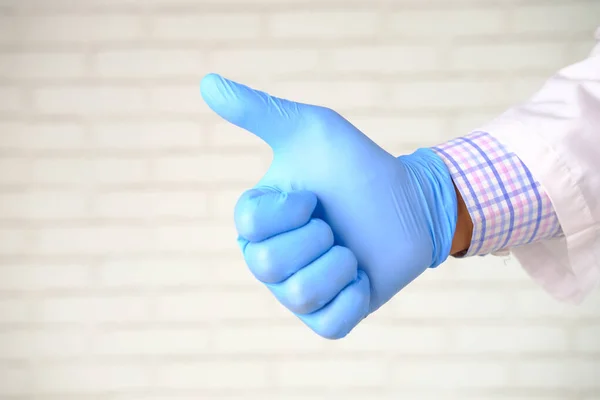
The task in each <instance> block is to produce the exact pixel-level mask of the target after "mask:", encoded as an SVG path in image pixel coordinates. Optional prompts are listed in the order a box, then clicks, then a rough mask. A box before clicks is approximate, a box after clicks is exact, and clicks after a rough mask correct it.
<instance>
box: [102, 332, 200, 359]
mask: <svg viewBox="0 0 600 400" xmlns="http://www.w3.org/2000/svg"><path fill="white" fill-rule="evenodd" d="M208 340H209V336H208V332H207V331H203V330H199V329H194V330H175V329H168V328H166V329H136V330H134V329H129V330H114V331H113V330H111V331H103V332H99V333H97V334H95V335H94V338H93V340H92V353H93V354H97V355H102V356H106V355H111V356H114V355H144V356H146V355H177V354H185V355H192V354H203V353H205V352H206V351H207V349H208Z"/></svg>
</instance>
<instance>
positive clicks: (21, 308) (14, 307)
mask: <svg viewBox="0 0 600 400" xmlns="http://www.w3.org/2000/svg"><path fill="white" fill-rule="evenodd" d="M31 318H32V315H31V307H30V302H29V301H28V300H27V299H20V298H15V299H0V323H2V324H13V323H23V322H29V321H31ZM0 376H1V375H0ZM0 386H1V385H0Z"/></svg>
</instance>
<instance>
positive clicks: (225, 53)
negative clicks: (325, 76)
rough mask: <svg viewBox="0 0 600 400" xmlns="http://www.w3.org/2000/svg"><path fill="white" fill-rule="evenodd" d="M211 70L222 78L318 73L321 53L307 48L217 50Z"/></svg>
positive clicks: (212, 55)
mask: <svg viewBox="0 0 600 400" xmlns="http://www.w3.org/2000/svg"><path fill="white" fill-rule="evenodd" d="M210 58H211V67H212V70H213V71H218V72H219V73H220V74H223V75H234V74H235V75H236V76H239V75H263V74H269V75H271V74H278V73H296V72H307V71H316V70H317V69H318V65H319V64H318V63H319V53H318V52H317V51H316V50H305V49H285V50H283V49H277V50H274V49H248V50H246V49H243V50H242V49H234V50H216V51H214V52H213V53H212V54H211V57H210Z"/></svg>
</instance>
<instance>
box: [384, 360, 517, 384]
mask: <svg viewBox="0 0 600 400" xmlns="http://www.w3.org/2000/svg"><path fill="white" fill-rule="evenodd" d="M390 368H391V378H390V382H391V383H392V385H393V386H394V387H398V388H403V389H405V388H426V389H428V390H448V389H458V388H471V389H476V388H479V389H482V388H496V389H499V388H504V387H505V386H506V385H507V383H508V375H509V374H508V372H509V371H508V368H507V367H505V366H504V365H502V363H501V362H496V361H495V362H486V361H476V362H466V361H458V360H456V361H442V360H438V361H436V362H435V363H431V362H429V361H426V360H421V361H394V362H393V363H391V366H390ZM432 377H435V379H432Z"/></svg>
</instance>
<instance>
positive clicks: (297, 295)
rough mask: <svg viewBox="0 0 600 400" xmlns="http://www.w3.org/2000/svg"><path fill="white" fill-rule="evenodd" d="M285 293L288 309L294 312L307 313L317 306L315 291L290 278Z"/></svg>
mask: <svg viewBox="0 0 600 400" xmlns="http://www.w3.org/2000/svg"><path fill="white" fill-rule="evenodd" d="M286 295H287V300H288V307H289V309H290V311H292V312H294V313H296V314H309V313H311V312H313V311H315V309H316V307H317V304H318V301H317V296H316V293H315V292H314V290H312V289H311V288H310V287H309V286H308V285H303V284H302V283H299V282H296V281H294V280H291V281H290V282H289V283H288V286H287V293H286Z"/></svg>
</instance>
